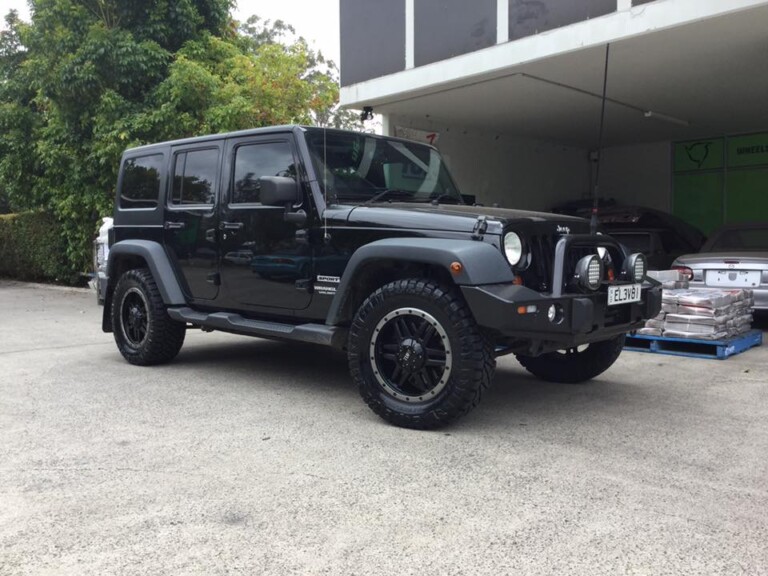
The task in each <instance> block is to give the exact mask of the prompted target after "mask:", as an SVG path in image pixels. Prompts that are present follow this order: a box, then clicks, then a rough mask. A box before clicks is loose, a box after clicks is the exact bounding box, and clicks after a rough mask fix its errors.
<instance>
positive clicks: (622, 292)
mask: <svg viewBox="0 0 768 576" xmlns="http://www.w3.org/2000/svg"><path fill="white" fill-rule="evenodd" d="M641 296H642V285H641V284H625V285H623V286H608V306H616V305H618V304H629V303H630V302H640V297H641Z"/></svg>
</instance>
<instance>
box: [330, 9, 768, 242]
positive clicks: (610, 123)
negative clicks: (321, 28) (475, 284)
mask: <svg viewBox="0 0 768 576" xmlns="http://www.w3.org/2000/svg"><path fill="white" fill-rule="evenodd" d="M340 11H341V83H342V88H341V100H342V104H343V105H345V106H349V107H353V108H362V107H364V106H371V107H372V108H373V109H374V111H375V112H377V113H380V114H382V115H383V118H384V131H385V132H387V133H389V134H391V135H401V136H405V137H410V138H416V139H428V140H429V141H432V142H433V143H434V144H435V145H436V146H437V147H438V148H439V149H440V150H441V152H442V153H443V154H444V155H446V156H447V157H448V159H449V163H450V165H451V168H452V171H453V172H454V174H455V176H456V177H457V180H458V181H459V184H460V185H461V187H462V189H463V190H464V192H466V193H468V194H473V195H475V196H476V197H477V198H478V201H482V202H484V203H497V204H500V205H502V206H517V207H522V208H531V209H545V210H546V209H550V208H552V207H553V206H554V205H557V204H559V203H562V202H566V201H570V200H574V199H580V198H586V197H589V196H590V194H591V193H592V191H593V189H594V186H595V173H596V168H595V164H596V159H597V156H598V154H597V149H598V148H599V144H600V114H601V104H602V99H601V94H602V91H603V82H604V80H605V81H606V86H605V87H606V95H607V99H606V107H605V123H604V132H603V138H602V154H601V155H600V156H601V158H600V195H601V196H603V197H610V198H614V199H616V200H617V201H618V202H621V203H625V204H639V205H646V206H650V207H653V208H658V209H662V210H666V211H670V212H673V213H675V214H677V215H680V216H681V217H683V218H685V219H686V220H688V221H690V222H691V223H693V224H696V225H697V226H699V227H701V228H702V229H704V230H705V231H707V232H708V231H711V230H712V229H713V228H714V227H716V226H717V225H719V224H721V223H723V222H729V221H735V220H744V219H768V105H767V104H766V102H767V101H768V0H472V1H471V2H470V1H468V0H341V3H340ZM606 59H607V68H606ZM606 69H607V74H605V71H606ZM702 156H705V157H704V158H703V159H702Z"/></svg>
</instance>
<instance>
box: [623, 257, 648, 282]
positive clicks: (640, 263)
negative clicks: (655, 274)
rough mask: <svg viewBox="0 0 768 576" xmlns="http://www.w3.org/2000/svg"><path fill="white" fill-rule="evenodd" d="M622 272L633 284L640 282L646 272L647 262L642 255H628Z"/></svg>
mask: <svg viewBox="0 0 768 576" xmlns="http://www.w3.org/2000/svg"><path fill="white" fill-rule="evenodd" d="M624 271H625V272H626V274H627V276H629V278H630V279H631V280H633V281H635V282H642V281H643V280H644V279H645V273H646V272H647V271H648V261H647V260H646V259H645V256H644V255H643V254H630V256H629V258H627V261H626V262H625V263H624Z"/></svg>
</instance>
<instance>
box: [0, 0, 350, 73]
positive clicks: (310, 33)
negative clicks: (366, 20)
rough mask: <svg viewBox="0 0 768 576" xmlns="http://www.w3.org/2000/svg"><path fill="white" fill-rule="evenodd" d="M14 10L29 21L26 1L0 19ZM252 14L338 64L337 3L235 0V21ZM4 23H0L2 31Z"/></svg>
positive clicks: (3, 7) (13, 4)
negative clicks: (283, 27) (286, 27)
mask: <svg viewBox="0 0 768 576" xmlns="http://www.w3.org/2000/svg"><path fill="white" fill-rule="evenodd" d="M11 9H16V10H18V11H19V15H20V16H21V18H22V19H23V20H29V7H28V6H27V1H26V0H0V15H2V17H3V18H4V17H5V15H6V14H7V13H8V11H9V10H11ZM253 14H256V15H258V16H260V17H262V18H265V19H269V20H283V21H284V22H286V23H287V24H290V25H291V26H293V27H294V28H295V29H296V33H297V34H298V35H300V36H303V37H304V38H306V39H307V41H308V42H309V44H310V46H312V47H314V48H316V49H318V50H320V51H321V52H322V53H323V55H324V56H325V57H326V58H328V59H330V60H333V61H334V62H335V63H336V65H338V64H339V0H277V1H275V0H239V1H238V2H237V8H236V9H235V11H234V16H235V19H237V20H241V21H245V20H246V19H247V18H248V17H249V16H252V15H253ZM4 26H5V22H4V21H3V22H0V27H4Z"/></svg>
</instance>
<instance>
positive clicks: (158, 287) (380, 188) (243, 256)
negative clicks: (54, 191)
mask: <svg viewBox="0 0 768 576" xmlns="http://www.w3.org/2000/svg"><path fill="white" fill-rule="evenodd" d="M116 204H117V205H116V207H115V214H114V227H113V228H112V229H111V231H110V235H109V245H110V246H109V257H108V260H107V262H106V264H105V266H106V269H105V270H103V271H102V274H100V275H99V278H100V280H99V290H98V292H99V300H100V302H101V303H102V304H103V305H104V317H103V329H104V331H105V332H114V337H115V341H116V342H117V347H118V349H119V350H120V352H121V354H122V355H123V356H124V357H125V358H126V360H128V362H130V363H132V364H138V365H151V364H159V363H162V362H167V361H169V360H171V359H172V358H174V357H175V356H176V354H177V353H178V352H179V349H180V348H181V345H182V343H183V342H184V334H185V331H186V330H187V328H190V327H194V328H202V329H203V330H206V331H210V330H222V331H225V332H233V333H237V334H244V335H250V336H259V337H263V338H275V339H280V340H297V341H301V342H312V343H315V344H322V345H327V346H333V347H335V348H338V349H341V350H345V351H346V353H347V356H348V359H349V369H350V372H351V374H352V378H353V379H354V380H355V382H356V384H357V386H358V387H359V389H360V393H361V395H362V396H363V399H364V400H365V401H366V402H367V403H368V405H369V406H370V407H371V408H372V409H373V410H374V411H375V412H376V413H377V414H379V415H380V416H381V417H383V418H384V419H386V420H388V421H390V422H392V423H394V424H397V425H398V426H406V427H410V428H434V427H438V426H442V425H444V424H446V423H448V422H450V421H452V420H454V419H456V418H457V417H459V416H462V415H464V414H466V413H467V412H468V411H469V410H470V409H472V408H473V407H474V406H475V405H476V404H477V403H478V402H479V400H480V397H481V395H482V393H483V390H485V389H486V388H487V387H488V386H489V385H490V384H491V381H492V379H493V372H494V367H495V358H496V356H499V355H501V354H508V353H512V354H515V355H516V356H517V358H518V360H519V361H520V363H521V364H522V365H523V366H524V367H525V368H526V369H527V370H528V371H530V372H531V373H533V374H535V375H536V376H538V377H540V378H543V379H546V380H552V381H556V382H582V381H585V380H588V379H590V378H593V377H594V376H597V375H598V374H600V373H601V372H603V371H604V370H606V369H607V368H608V367H609V366H611V365H612V364H613V363H614V362H615V361H616V358H617V357H618V356H619V354H620V352H621V349H622V346H623V343H624V335H625V333H627V332H629V331H631V330H634V329H637V328H639V327H641V326H642V325H643V321H644V319H646V318H649V317H652V316H655V315H656V314H657V313H658V311H659V308H660V304H661V295H660V289H659V287H658V285H657V284H656V283H654V282H652V281H650V280H648V279H647V278H646V261H645V259H644V257H643V256H642V255H641V254H628V253H627V251H626V250H625V249H624V248H623V247H622V246H621V245H620V244H618V243H617V242H616V241H615V240H613V239H612V238H610V237H609V236H606V235H599V234H598V235H590V234H589V224H588V222H587V221H585V220H582V219H579V218H572V217H567V216H556V215H551V214H541V213H536V212H524V211H520V210H506V209H500V208H485V207H482V206H468V205H466V204H464V202H463V201H462V196H461V194H460V193H459V190H458V189H457V187H456V184H455V183H454V181H453V180H452V179H451V176H450V174H449V173H448V170H447V169H446V167H445V164H444V162H443V161H442V159H441V158H440V155H439V154H438V152H437V150H435V149H434V148H432V147H430V146H426V145H421V144H416V143H414V142H409V141H405V140H399V139H395V138H385V137H380V136H374V135H371V134H361V133H354V132H345V131H339V130H326V129H322V128H306V127H299V126H284V127H276V128H268V129H257V130H248V131H243V132H235V133H230V134H219V135H212V136H205V137H200V138H190V139H186V140H178V141H174V142H164V143H160V144H153V145H149V146H142V147H139V148H134V149H131V150H127V151H126V152H125V154H124V155H123V158H122V165H121V169H120V176H119V179H118V182H117V202H116Z"/></svg>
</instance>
